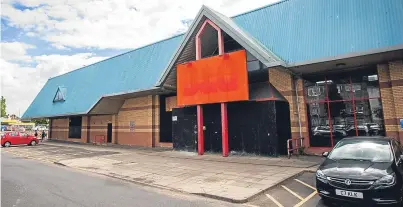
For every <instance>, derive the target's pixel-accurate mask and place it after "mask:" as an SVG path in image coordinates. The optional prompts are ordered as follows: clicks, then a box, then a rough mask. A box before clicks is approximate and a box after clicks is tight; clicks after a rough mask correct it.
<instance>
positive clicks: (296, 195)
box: [281, 185, 304, 200]
mask: <svg viewBox="0 0 403 207" xmlns="http://www.w3.org/2000/svg"><path fill="white" fill-rule="evenodd" d="M281 187H283V188H284V189H285V190H286V191H288V192H289V193H291V194H293V195H294V196H295V197H297V198H298V199H300V200H304V198H303V197H301V196H300V195H298V194H297V193H296V192H294V191H292V190H290V189H289V188H287V187H285V186H284V185H282V186H281Z"/></svg>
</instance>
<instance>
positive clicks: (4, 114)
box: [0, 96, 7, 117]
mask: <svg viewBox="0 0 403 207" xmlns="http://www.w3.org/2000/svg"><path fill="white" fill-rule="evenodd" d="M0 105H1V117H5V116H6V115H7V113H6V108H7V105H6V98H4V97H3V96H1V103H0Z"/></svg>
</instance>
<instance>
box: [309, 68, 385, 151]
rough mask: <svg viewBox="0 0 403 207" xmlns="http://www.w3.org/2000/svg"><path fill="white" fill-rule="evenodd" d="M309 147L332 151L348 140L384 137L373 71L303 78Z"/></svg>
mask: <svg viewBox="0 0 403 207" xmlns="http://www.w3.org/2000/svg"><path fill="white" fill-rule="evenodd" d="M305 97H306V104H307V115H308V118H309V120H308V126H309V128H310V145H311V146H313V147H333V146H334V145H335V144H336V143H337V142H338V141H339V140H340V139H342V138H344V137H349V136H377V135H384V133H385V130H384V124H383V113H382V105H381V100H380V91H379V82H378V75H377V72H376V70H373V69H371V68H367V69H365V70H359V71H354V72H349V73H337V74H330V75H325V76H315V77H307V78H306V82H305Z"/></svg>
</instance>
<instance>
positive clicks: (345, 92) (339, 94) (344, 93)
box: [327, 76, 352, 101]
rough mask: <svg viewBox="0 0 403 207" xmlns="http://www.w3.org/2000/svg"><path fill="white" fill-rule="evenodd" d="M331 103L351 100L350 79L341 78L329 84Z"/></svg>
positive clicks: (329, 81) (330, 81)
mask: <svg viewBox="0 0 403 207" xmlns="http://www.w3.org/2000/svg"><path fill="white" fill-rule="evenodd" d="M327 88H328V97H329V101H339V100H351V99H352V96H351V92H350V91H351V89H350V88H351V85H350V78H349V77H348V76H347V77H340V79H335V78H332V79H331V80H328V82H327Z"/></svg>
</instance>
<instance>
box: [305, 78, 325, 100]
mask: <svg viewBox="0 0 403 207" xmlns="http://www.w3.org/2000/svg"><path fill="white" fill-rule="evenodd" d="M305 96H306V100H307V101H308V102H316V101H321V100H325V99H326V81H325V78H324V77H323V78H322V77H319V78H316V79H310V80H306V81H305Z"/></svg>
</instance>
